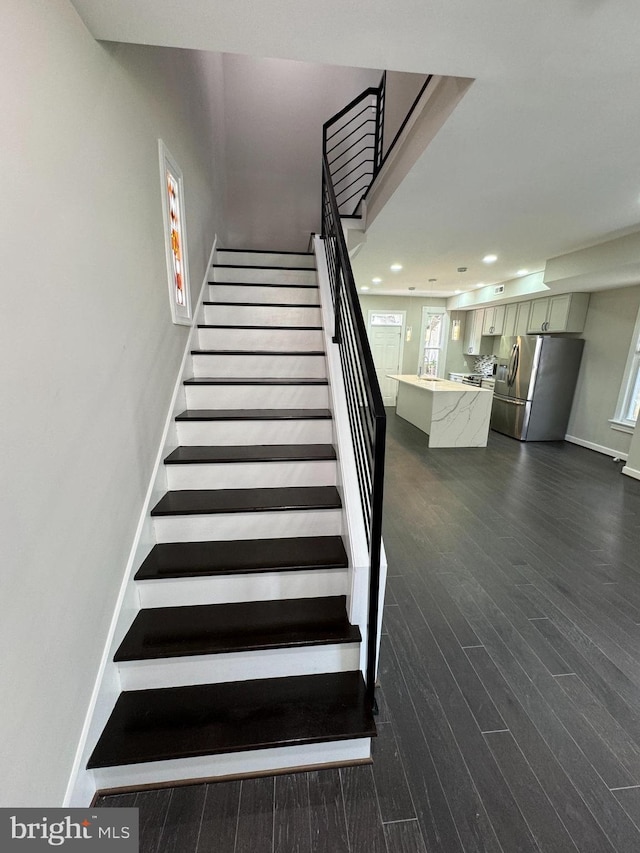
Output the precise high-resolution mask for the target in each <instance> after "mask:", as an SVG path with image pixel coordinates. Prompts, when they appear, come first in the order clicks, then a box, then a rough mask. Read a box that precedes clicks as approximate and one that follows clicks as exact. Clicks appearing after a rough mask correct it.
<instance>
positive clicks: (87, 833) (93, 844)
mask: <svg viewBox="0 0 640 853" xmlns="http://www.w3.org/2000/svg"><path fill="white" fill-rule="evenodd" d="M52 848H53V849H62V850H64V851H67V850H68V851H80V850H82V851H87V853H91V851H104V853H107V851H111V853H138V809H133V808H131V809H129V808H126V809H125V808H114V809H109V808H106V809H57V808H56V809H10V808H2V809H0V850H2V851H4V850H9V851H14V850H15V851H16V853H17V851H24V853H30V851H42V850H51V849H52Z"/></svg>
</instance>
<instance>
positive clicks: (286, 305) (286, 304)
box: [202, 281, 320, 308]
mask: <svg viewBox="0 0 640 853" xmlns="http://www.w3.org/2000/svg"><path fill="white" fill-rule="evenodd" d="M209 284H225V282H224V281H210V282H209ZM202 304H203V305H234V306H236V307H238V306H243V307H245V308H246V307H247V306H249V307H250V308H320V305H309V303H308V302H226V301H224V300H222V301H219V300H216V301H205V302H203V303H202Z"/></svg>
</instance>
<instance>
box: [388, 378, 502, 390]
mask: <svg viewBox="0 0 640 853" xmlns="http://www.w3.org/2000/svg"><path fill="white" fill-rule="evenodd" d="M387 376H388V377H389V379H395V380H396V381H397V382H404V383H405V384H406V385H413V386H414V387H416V388H421V389H422V390H424V391H435V392H442V391H455V392H456V393H457V394H468V393H469V392H473V393H481V394H493V391H492V390H491V389H490V388H480V386H479V385H465V384H464V383H463V382H450V381H449V380H448V379H433V378H430V379H418V377H417V376H415V375H414V374H411V373H403V374H392V373H388V374H387Z"/></svg>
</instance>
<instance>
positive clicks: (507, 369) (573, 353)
mask: <svg viewBox="0 0 640 853" xmlns="http://www.w3.org/2000/svg"><path fill="white" fill-rule="evenodd" d="M583 347H584V341H583V340H582V339H581V338H563V337H557V336H555V335H522V336H519V337H515V338H507V337H503V338H501V339H500V351H499V354H498V360H497V365H496V377H495V378H496V387H495V393H494V397H493V406H492V408H491V429H494V430H496V431H497V432H502V433H504V434H505V435H511V436H513V438H517V439H519V440H520V441H555V440H558V439H563V438H564V437H565V434H566V431H567V423H568V422H569V413H570V412H571V403H572V401H573V393H574V391H575V387H576V381H577V379H578V371H579V369H580V359H581V358H582V349H583Z"/></svg>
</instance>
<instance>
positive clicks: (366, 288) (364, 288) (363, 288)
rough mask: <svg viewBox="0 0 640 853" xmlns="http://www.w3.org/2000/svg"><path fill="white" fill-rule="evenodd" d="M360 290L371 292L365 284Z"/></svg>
mask: <svg viewBox="0 0 640 853" xmlns="http://www.w3.org/2000/svg"><path fill="white" fill-rule="evenodd" d="M360 290H369V288H368V287H367V285H366V284H363V285H362V287H361V288H360Z"/></svg>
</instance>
